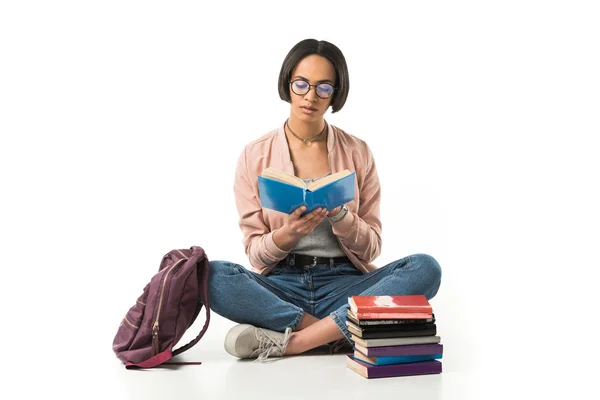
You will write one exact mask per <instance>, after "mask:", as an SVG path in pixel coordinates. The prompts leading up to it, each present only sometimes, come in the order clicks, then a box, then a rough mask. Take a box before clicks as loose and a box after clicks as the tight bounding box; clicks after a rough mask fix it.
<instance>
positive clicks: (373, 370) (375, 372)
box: [346, 355, 442, 379]
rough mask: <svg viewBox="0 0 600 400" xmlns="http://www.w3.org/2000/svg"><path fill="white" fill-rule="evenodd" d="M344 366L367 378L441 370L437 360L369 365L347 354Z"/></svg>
mask: <svg viewBox="0 0 600 400" xmlns="http://www.w3.org/2000/svg"><path fill="white" fill-rule="evenodd" d="M346 366H347V367H348V368H350V369H351V370H353V371H354V372H356V373H358V374H359V375H362V376H364V377H365V378H367V379H371V378H388V377H393V376H409V375H426V374H439V373H441V372H442V363H441V362H440V361H437V360H431V361H421V362H414V363H407V364H393V365H371V364H369V363H366V362H364V361H360V360H357V359H356V358H354V356H351V355H348V356H346Z"/></svg>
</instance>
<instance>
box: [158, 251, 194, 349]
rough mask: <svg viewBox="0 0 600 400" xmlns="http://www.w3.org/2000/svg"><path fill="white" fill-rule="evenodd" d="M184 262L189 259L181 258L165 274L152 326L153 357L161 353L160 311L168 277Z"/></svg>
mask: <svg viewBox="0 0 600 400" xmlns="http://www.w3.org/2000/svg"><path fill="white" fill-rule="evenodd" d="M184 260H187V258H181V259H179V261H177V262H176V263H175V264H173V265H172V266H171V268H169V270H168V271H167V272H166V273H165V276H164V278H163V282H162V287H161V289H160V299H159V301H158V311H157V312H156V320H154V324H153V325H152V353H153V354H152V356H155V355H157V354H158V353H159V352H160V347H159V344H158V330H159V324H158V319H159V318H160V311H161V307H162V301H163V296H164V294H165V284H166V283H167V276H168V275H169V273H170V272H171V271H172V270H173V268H175V267H176V266H178V265H179V263H180V262H182V261H184Z"/></svg>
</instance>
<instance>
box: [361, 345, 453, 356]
mask: <svg viewBox="0 0 600 400" xmlns="http://www.w3.org/2000/svg"><path fill="white" fill-rule="evenodd" d="M354 348H355V349H356V350H358V351H360V352H361V353H363V354H364V355H365V356H368V357H382V356H383V357H389V356H427V355H431V354H443V353H444V345H442V344H439V343H436V344H408V345H403V346H380V347H364V346H360V345H358V344H356V343H355V344H354Z"/></svg>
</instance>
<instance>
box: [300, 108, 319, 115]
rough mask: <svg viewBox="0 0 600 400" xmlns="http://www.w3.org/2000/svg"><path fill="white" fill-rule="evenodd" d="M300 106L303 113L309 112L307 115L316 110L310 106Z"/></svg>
mask: <svg viewBox="0 0 600 400" xmlns="http://www.w3.org/2000/svg"><path fill="white" fill-rule="evenodd" d="M300 108H301V109H302V111H303V112H304V113H305V114H309V115H310V114H313V113H314V112H315V111H317V110H315V109H311V108H307V107H300Z"/></svg>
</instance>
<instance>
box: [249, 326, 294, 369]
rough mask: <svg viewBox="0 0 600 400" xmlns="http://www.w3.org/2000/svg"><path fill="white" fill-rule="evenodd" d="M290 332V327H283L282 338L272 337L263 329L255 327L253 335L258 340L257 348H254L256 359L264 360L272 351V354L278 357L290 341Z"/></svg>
mask: <svg viewBox="0 0 600 400" xmlns="http://www.w3.org/2000/svg"><path fill="white" fill-rule="evenodd" d="M291 334H292V328H289V327H288V328H286V329H285V333H284V335H283V338H281V339H279V338H273V337H271V336H269V335H268V334H267V332H265V331H264V330H263V329H261V328H257V329H256V331H255V335H256V340H258V349H256V351H257V352H258V353H259V354H258V357H257V358H256V360H257V361H261V362H264V361H266V359H267V358H268V357H269V356H270V355H271V354H272V353H275V354H274V355H277V356H279V357H281V356H283V354H284V353H285V348H286V346H287V344H288V342H289V341H290V336H291Z"/></svg>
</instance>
